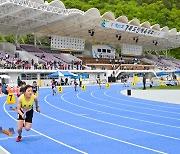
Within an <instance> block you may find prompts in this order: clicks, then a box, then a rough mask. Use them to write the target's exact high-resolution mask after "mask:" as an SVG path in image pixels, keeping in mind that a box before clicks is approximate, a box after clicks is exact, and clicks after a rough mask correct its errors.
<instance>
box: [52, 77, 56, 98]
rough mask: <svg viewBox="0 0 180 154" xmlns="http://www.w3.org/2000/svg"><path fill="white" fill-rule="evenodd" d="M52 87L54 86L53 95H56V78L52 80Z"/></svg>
mask: <svg viewBox="0 0 180 154" xmlns="http://www.w3.org/2000/svg"><path fill="white" fill-rule="evenodd" d="M51 85H52V91H53V95H55V94H56V81H55V79H54V78H52V81H51Z"/></svg>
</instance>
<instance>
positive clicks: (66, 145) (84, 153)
mask: <svg viewBox="0 0 180 154" xmlns="http://www.w3.org/2000/svg"><path fill="white" fill-rule="evenodd" d="M5 104H6V102H5V103H4V105H3V108H4V111H5V112H6V114H7V115H8V116H9V117H11V118H12V119H13V120H15V121H17V120H16V119H15V118H14V117H13V116H11V115H10V114H9V113H8V112H7V110H6V109H5ZM41 115H42V113H41ZM31 130H32V131H34V132H36V133H37V134H39V135H42V136H44V137H46V138H48V139H50V140H52V141H54V142H56V143H59V144H61V145H63V146H65V147H68V148H70V149H72V150H75V151H77V152H80V153H83V154H87V153H86V152H84V151H81V150H79V149H77V148H74V147H72V146H70V145H68V144H65V143H63V142H61V141H58V140H56V139H54V138H52V137H50V136H47V135H45V134H43V133H41V132H39V131H37V130H35V129H33V128H31Z"/></svg>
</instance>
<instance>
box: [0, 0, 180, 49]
mask: <svg viewBox="0 0 180 154" xmlns="http://www.w3.org/2000/svg"><path fill="white" fill-rule="evenodd" d="M104 19H106V20H110V21H112V22H115V23H114V24H118V23H123V24H126V25H132V26H137V27H136V29H139V28H140V29H141V30H142V31H143V30H144V29H149V30H153V31H155V32H157V33H160V32H162V33H164V35H163V37H158V35H156V36H153V35H152V36H149V35H142V34H138V33H133V32H131V31H130V29H131V28H132V27H131V26H130V28H129V31H123V30H119V29H113V28H107V27H103V26H102V22H103V21H104ZM120 25H122V24H120ZM88 30H93V31H94V35H93V36H91V35H90V34H89V33H88ZM0 32H1V33H2V34H4V35H12V34H17V35H23V34H30V33H33V34H35V35H36V36H39V37H41V36H52V35H56V36H57V35H59V36H66V37H77V38H82V39H86V40H89V41H92V42H99V43H103V44H111V45H121V44H132V45H133V44H134V45H141V46H143V48H144V49H145V50H148V51H152V50H156V51H161V50H167V49H172V48H177V47H180V33H179V32H177V30H176V28H173V29H171V30H169V28H168V27H167V26H165V27H164V28H161V27H160V26H159V24H155V25H152V26H151V25H150V23H149V22H148V21H146V22H144V23H142V24H141V23H140V21H139V20H138V19H133V20H131V21H128V18H127V17H126V16H120V17H118V18H117V19H115V16H114V14H113V13H112V12H106V13H104V14H103V15H102V16H101V15H100V12H99V10H98V9H96V8H91V9H89V10H88V11H86V12H83V11H81V10H78V9H66V8H65V6H64V4H63V3H62V2H61V1H59V0H54V1H52V2H51V3H47V2H45V3H44V2H43V0H11V1H9V0H0ZM117 34H118V35H121V40H118V39H117V37H116V35H117ZM134 37H136V38H138V42H135V41H134V40H133V38H134ZM155 41H157V42H158V43H156V45H155V44H154V43H153V42H155Z"/></svg>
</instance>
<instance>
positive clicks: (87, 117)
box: [44, 95, 180, 141]
mask: <svg viewBox="0 0 180 154" xmlns="http://www.w3.org/2000/svg"><path fill="white" fill-rule="evenodd" d="M48 96H49V95H47V96H45V98H44V101H45V102H46V103H47V104H49V105H50V106H52V107H54V108H56V109H58V110H61V111H63V112H66V113H69V114H73V115H75V116H79V117H83V118H86V119H90V120H94V121H98V122H101V123H105V124H109V125H113V126H117V127H121V128H126V129H131V130H134V131H138V132H143V133H147V134H152V135H156V136H161V137H165V138H170V139H174V140H179V141H180V138H176V137H172V136H167V135H164V134H157V133H154V132H150V131H145V130H141V129H136V128H132V127H127V126H124V125H119V124H115V123H111V122H107V121H103V120H99V119H95V118H91V117H89V116H86V115H87V114H83V115H82V114H77V113H74V112H71V111H68V110H64V109H62V108H60V107H57V106H55V105H52V104H51V103H49V102H48V101H47V99H46V98H47V97H48ZM63 100H64V101H65V102H69V101H67V100H65V99H63ZM100 114H101V113H100Z"/></svg>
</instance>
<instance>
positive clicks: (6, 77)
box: [0, 74, 11, 79]
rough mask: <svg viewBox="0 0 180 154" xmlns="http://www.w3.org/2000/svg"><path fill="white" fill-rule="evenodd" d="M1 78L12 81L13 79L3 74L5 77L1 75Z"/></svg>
mask: <svg viewBox="0 0 180 154" xmlns="http://www.w3.org/2000/svg"><path fill="white" fill-rule="evenodd" d="M0 78H4V79H10V78H11V77H10V76H8V75H6V74H3V75H0Z"/></svg>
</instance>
